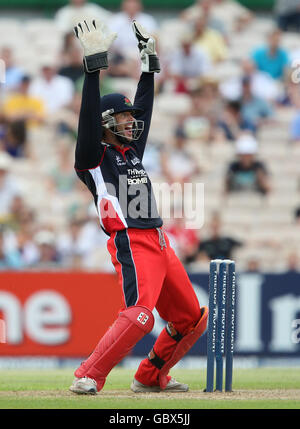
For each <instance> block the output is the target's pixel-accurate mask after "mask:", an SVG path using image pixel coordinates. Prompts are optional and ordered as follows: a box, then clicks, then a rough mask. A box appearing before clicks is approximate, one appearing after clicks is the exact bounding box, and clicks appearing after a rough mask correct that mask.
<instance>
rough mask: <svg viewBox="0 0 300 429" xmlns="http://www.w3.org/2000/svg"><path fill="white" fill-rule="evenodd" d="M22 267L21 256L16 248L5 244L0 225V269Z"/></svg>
mask: <svg viewBox="0 0 300 429" xmlns="http://www.w3.org/2000/svg"><path fill="white" fill-rule="evenodd" d="M20 268H23V263H22V258H21V255H20V253H19V251H18V250H17V249H13V248H11V247H10V246H6V245H5V230H4V227H3V225H0V271H2V270H18V269H20Z"/></svg>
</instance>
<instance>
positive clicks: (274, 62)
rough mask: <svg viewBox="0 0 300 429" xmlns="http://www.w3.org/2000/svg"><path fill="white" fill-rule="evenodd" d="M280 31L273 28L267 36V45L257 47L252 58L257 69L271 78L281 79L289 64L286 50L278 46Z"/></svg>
mask: <svg viewBox="0 0 300 429" xmlns="http://www.w3.org/2000/svg"><path fill="white" fill-rule="evenodd" d="M281 34H282V33H281V31H280V30H278V29H276V30H273V31H272V32H271V33H270V34H269V36H268V43H267V46H263V47H260V48H257V49H256V50H255V51H254V52H253V54H252V60H253V61H254V63H255V64H256V67H257V69H258V70H260V71H263V72H266V73H268V74H269V75H270V76H272V78H273V79H281V80H282V79H283V78H284V76H285V73H286V70H287V68H288V66H289V64H290V60H289V54H288V52H287V51H286V50H285V49H284V48H282V47H281V46H280V42H281Z"/></svg>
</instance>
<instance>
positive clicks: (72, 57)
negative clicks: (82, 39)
mask: <svg viewBox="0 0 300 429" xmlns="http://www.w3.org/2000/svg"><path fill="white" fill-rule="evenodd" d="M58 74H59V75H61V76H65V77H67V78H69V79H71V80H72V81H73V83H74V85H75V84H76V81H78V79H80V78H82V77H83V64H82V52H81V49H80V48H79V46H78V45H75V44H73V45H71V46H70V48H69V49H68V51H67V52H66V58H65V64H64V66H63V67H61V68H60V69H59V70H58Z"/></svg>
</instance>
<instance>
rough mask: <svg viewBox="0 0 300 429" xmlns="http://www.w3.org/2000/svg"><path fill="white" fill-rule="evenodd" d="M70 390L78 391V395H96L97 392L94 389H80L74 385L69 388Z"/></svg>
mask: <svg viewBox="0 0 300 429" xmlns="http://www.w3.org/2000/svg"><path fill="white" fill-rule="evenodd" d="M69 390H70V392H73V393H77V395H96V394H97V392H96V391H95V390H94V389H90V390H87V391H86V390H79V389H74V388H72V387H70V388H69Z"/></svg>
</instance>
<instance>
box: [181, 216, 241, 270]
mask: <svg viewBox="0 0 300 429" xmlns="http://www.w3.org/2000/svg"><path fill="white" fill-rule="evenodd" d="M221 229H222V225H221V219H220V217H219V215H218V214H215V215H214V216H213V217H212V219H211V222H210V235H209V237H208V238H207V239H205V240H203V241H201V242H200V244H199V247H198V249H197V252H195V254H194V255H193V256H192V257H190V258H188V262H189V263H191V262H194V261H197V260H199V261H201V260H206V261H209V260H211V259H232V253H233V251H234V249H235V248H236V247H240V246H243V243H242V242H241V241H238V240H236V239H234V238H232V237H227V236H225V235H222V232H221Z"/></svg>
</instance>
